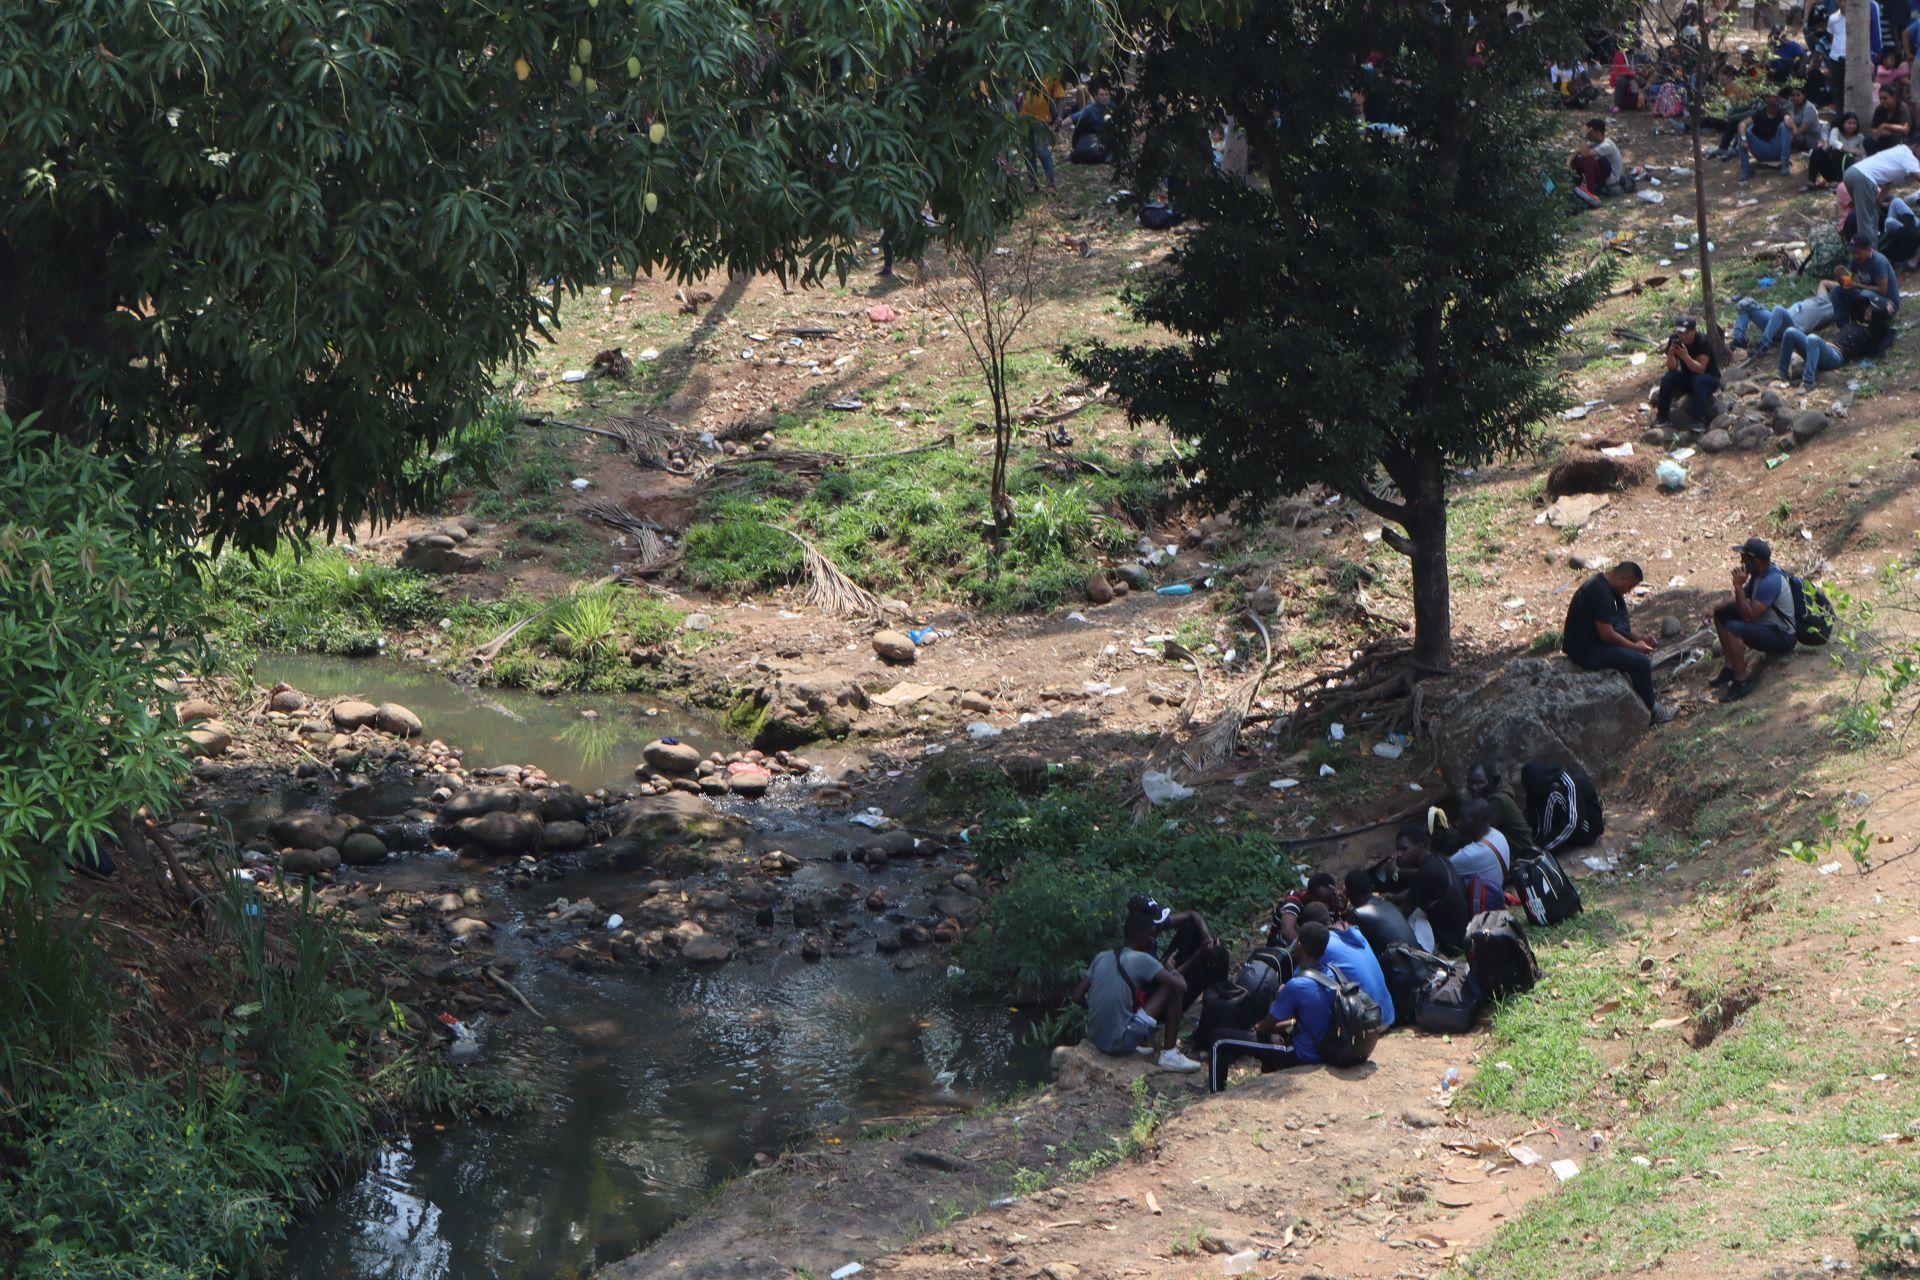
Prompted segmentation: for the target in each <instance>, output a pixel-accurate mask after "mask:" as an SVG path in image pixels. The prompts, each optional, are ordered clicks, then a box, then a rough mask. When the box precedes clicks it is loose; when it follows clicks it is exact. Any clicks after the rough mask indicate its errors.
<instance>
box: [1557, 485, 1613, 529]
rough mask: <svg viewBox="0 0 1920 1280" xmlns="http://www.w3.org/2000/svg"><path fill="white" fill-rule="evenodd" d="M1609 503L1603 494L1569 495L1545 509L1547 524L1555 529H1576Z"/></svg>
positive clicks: (1608, 499)
mask: <svg viewBox="0 0 1920 1280" xmlns="http://www.w3.org/2000/svg"><path fill="white" fill-rule="evenodd" d="M1610 501H1612V500H1611V499H1610V498H1608V497H1607V496H1606V495H1605V494H1603V493H1570V494H1567V495H1566V496H1565V497H1562V498H1558V499H1555V501H1554V504H1553V505H1552V506H1550V507H1548V508H1547V523H1548V524H1550V525H1552V526H1553V527H1554V528H1556V529H1578V528H1580V527H1581V526H1582V525H1584V524H1586V523H1587V521H1589V520H1591V519H1593V517H1594V514H1595V513H1596V512H1598V511H1599V510H1600V509H1601V508H1602V507H1605V506H1606V505H1607V504H1608V503H1609V502H1610Z"/></svg>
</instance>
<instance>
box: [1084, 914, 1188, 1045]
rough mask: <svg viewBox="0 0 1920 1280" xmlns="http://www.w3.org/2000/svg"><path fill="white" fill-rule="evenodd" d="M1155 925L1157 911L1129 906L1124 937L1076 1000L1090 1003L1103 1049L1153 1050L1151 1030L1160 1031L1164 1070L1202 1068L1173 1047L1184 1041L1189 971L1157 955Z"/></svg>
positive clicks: (1090, 1032) (1097, 961) (1093, 968)
mask: <svg viewBox="0 0 1920 1280" xmlns="http://www.w3.org/2000/svg"><path fill="white" fill-rule="evenodd" d="M1154 930H1155V925H1154V918H1153V916H1151V915H1149V914H1148V913H1146V912H1144V911H1129V912H1128V913H1127V921H1126V925H1125V930H1124V937H1125V941H1124V942H1123V943H1122V944H1121V945H1120V946H1117V947H1115V948H1114V949H1113V950H1111V951H1102V952H1101V953H1100V954H1099V955H1097V956H1095V957H1094V958H1093V963H1092V964H1090V965H1088V966H1087V975H1086V977H1084V978H1082V979H1080V985H1079V986H1077V987H1075V988H1074V989H1073V999H1075V1000H1078V1001H1082V1002H1084V1003H1085V1004H1086V1006H1087V1039H1088V1040H1089V1041H1091V1042H1092V1043H1093V1047H1094V1048H1096V1049H1098V1050H1099V1051H1100V1052H1102V1053H1107V1054H1113V1055H1115V1056H1118V1055H1120V1054H1126V1053H1140V1054H1142V1055H1143V1056H1145V1055H1151V1054H1152V1053H1153V1033H1154V1032H1155V1031H1161V1032H1162V1039H1163V1042H1164V1047H1163V1048H1162V1049H1161V1051H1160V1056H1159V1058H1158V1059H1157V1060H1156V1063H1157V1065H1158V1066H1159V1067H1160V1068H1161V1070H1163V1071H1198V1070H1199V1069H1200V1064H1199V1063H1197V1062H1195V1061H1194V1060H1193V1059H1191V1058H1189V1057H1187V1056H1186V1055H1185V1054H1183V1053H1181V1052H1180V1050H1179V1049H1177V1048H1175V1047H1174V1046H1176V1045H1177V1044H1179V1042H1180V1013H1181V1007H1182V1003H1183V1000H1184V997H1185V996H1186V993H1187V979H1186V975H1185V974H1183V973H1182V972H1180V970H1178V969H1168V968H1166V967H1165V966H1163V965H1162V964H1161V963H1160V961H1159V959H1158V957H1156V956H1155V955H1154V948H1155V939H1154ZM1205 954H1206V953H1205V951H1204V950H1200V951H1196V952H1195V953H1194V955H1193V956H1192V957H1190V958H1189V960H1188V964H1189V965H1190V966H1197V965H1198V964H1199V963H1200V959H1201V957H1202V956H1203V955H1205Z"/></svg>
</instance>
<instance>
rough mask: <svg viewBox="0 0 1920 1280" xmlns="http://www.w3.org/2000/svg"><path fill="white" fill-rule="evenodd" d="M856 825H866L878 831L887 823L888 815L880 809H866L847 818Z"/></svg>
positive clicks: (871, 829) (868, 828)
mask: <svg viewBox="0 0 1920 1280" xmlns="http://www.w3.org/2000/svg"><path fill="white" fill-rule="evenodd" d="M847 821H848V822H851V823H853V824H854V825H855V826H859V827H865V828H866V829H867V830H869V831H878V830H879V829H880V828H881V827H884V826H886V825H887V815H886V814H885V813H884V812H882V811H881V810H879V809H864V810H862V811H861V812H859V813H856V814H854V815H853V816H852V817H851V818H848V819H847Z"/></svg>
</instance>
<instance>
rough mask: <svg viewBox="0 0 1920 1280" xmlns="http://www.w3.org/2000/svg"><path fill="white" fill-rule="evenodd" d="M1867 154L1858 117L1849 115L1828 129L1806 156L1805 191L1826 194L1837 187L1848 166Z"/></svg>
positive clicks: (1850, 113) (1865, 136) (1865, 138)
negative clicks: (1832, 187)
mask: <svg viewBox="0 0 1920 1280" xmlns="http://www.w3.org/2000/svg"><path fill="white" fill-rule="evenodd" d="M1866 154H1867V135H1866V134H1865V133H1864V132H1862V130H1861V128H1860V117H1859V116H1858V115H1856V114H1855V113H1854V112H1851V111H1848V112H1846V113H1845V114H1843V115H1842V116H1841V117H1840V120H1839V122H1838V123H1837V124H1833V125H1829V126H1827V127H1826V129H1825V131H1824V132H1823V133H1821V134H1820V135H1819V137H1818V140H1817V141H1816V142H1815V143H1814V147H1813V150H1812V152H1811V153H1809V154H1808V156H1807V189H1808V190H1809V191H1825V190H1826V189H1827V188H1828V187H1830V186H1837V185H1839V183H1840V181H1841V178H1842V177H1843V176H1844V175H1845V174H1846V171H1847V166H1848V165H1850V164H1852V163H1853V162H1854V161H1855V160H1858V159H1859V158H1860V157H1862V156H1864V155H1866Z"/></svg>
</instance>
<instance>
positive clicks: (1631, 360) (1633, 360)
mask: <svg viewBox="0 0 1920 1280" xmlns="http://www.w3.org/2000/svg"><path fill="white" fill-rule="evenodd" d="M1646 362H1647V353H1646V352H1644V351H1636V352H1634V353H1633V354H1632V355H1630V356H1628V357H1627V363H1628V364H1630V365H1635V366H1639V365H1643V364H1645V363H1646Z"/></svg>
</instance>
